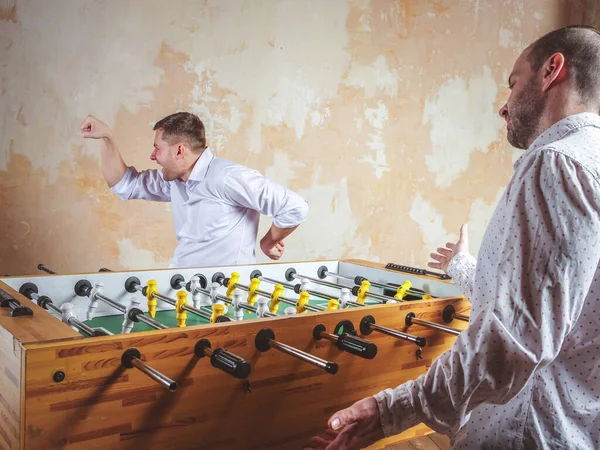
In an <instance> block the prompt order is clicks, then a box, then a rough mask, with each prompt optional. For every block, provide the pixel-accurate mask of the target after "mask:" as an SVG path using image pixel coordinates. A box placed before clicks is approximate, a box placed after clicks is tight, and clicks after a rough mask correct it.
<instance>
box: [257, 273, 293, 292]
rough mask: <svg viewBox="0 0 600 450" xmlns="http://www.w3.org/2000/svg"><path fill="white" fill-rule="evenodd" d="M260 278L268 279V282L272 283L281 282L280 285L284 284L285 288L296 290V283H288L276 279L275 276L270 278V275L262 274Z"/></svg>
mask: <svg viewBox="0 0 600 450" xmlns="http://www.w3.org/2000/svg"><path fill="white" fill-rule="evenodd" d="M258 279H259V280H260V281H266V282H267V283H271V284H280V285H282V286H283V287H284V288H287V289H292V290H294V285H293V284H289V283H286V282H285V281H277V280H275V279H273V278H269V277H263V276H262V275H261V276H260V277H258Z"/></svg>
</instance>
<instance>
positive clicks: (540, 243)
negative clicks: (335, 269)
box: [310, 26, 600, 450]
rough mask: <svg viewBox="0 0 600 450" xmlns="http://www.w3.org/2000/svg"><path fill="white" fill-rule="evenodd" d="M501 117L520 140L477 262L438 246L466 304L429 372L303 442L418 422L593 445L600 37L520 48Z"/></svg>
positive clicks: (599, 372) (483, 435)
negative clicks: (463, 318) (454, 334)
mask: <svg viewBox="0 0 600 450" xmlns="http://www.w3.org/2000/svg"><path fill="white" fill-rule="evenodd" d="M508 82H509V86H510V89H511V94H510V96H509V98H508V101H507V103H506V105H504V106H503V107H502V109H501V110H500V115H501V116H502V117H503V118H504V119H505V120H506V123H507V131H508V141H509V142H510V143H511V144H512V145H513V146H515V147H517V148H520V149H524V150H526V151H525V152H524V153H523V155H522V156H521V157H520V158H519V160H518V161H517V162H516V163H515V165H514V167H515V173H514V175H513V177H512V179H511V180H510V182H509V184H508V186H507V189H506V192H505V194H504V196H503V198H502V199H501V200H500V203H499V204H498V206H497V208H496V211H495V212H494V215H493V217H492V219H491V220H490V224H489V226H488V228H487V231H486V233H485V236H484V238H483V241H482V245H481V249H480V251H479V256H478V259H477V260H475V259H474V258H473V257H472V256H470V255H469V254H468V250H467V243H466V228H465V227H464V226H463V228H462V229H461V238H460V240H459V241H458V243H457V244H455V245H452V244H450V245H448V248H440V249H438V253H437V254H433V255H432V257H433V258H434V259H435V260H436V261H437V262H434V263H430V265H431V266H432V267H437V268H441V269H445V270H446V271H447V272H448V273H449V274H450V275H451V276H452V277H453V278H454V280H455V282H456V283H457V284H458V285H459V286H461V288H462V289H463V292H465V294H466V295H467V296H468V297H469V299H470V300H471V303H472V311H471V319H470V323H469V327H468V329H467V330H465V331H463V332H462V333H461V335H460V336H459V337H458V338H457V340H456V341H455V343H454V345H453V346H452V348H451V349H450V350H449V351H447V352H445V353H443V354H442V355H441V356H440V357H439V358H438V359H437V360H435V361H434V363H433V364H432V365H431V368H430V369H429V371H428V373H427V374H425V375H422V376H420V377H419V378H417V379H416V380H414V381H409V382H407V383H404V384H402V385H400V386H398V387H396V388H395V389H386V390H384V391H382V392H379V393H378V394H376V395H375V396H373V397H369V398H366V399H363V400H361V401H359V402H357V403H355V404H354V405H352V406H351V407H349V408H347V409H345V410H342V411H339V412H337V413H335V414H334V415H333V416H332V417H331V418H330V420H329V423H328V427H329V429H328V430H327V432H326V433H325V434H324V435H323V436H316V437H314V438H313V443H312V444H311V445H310V448H326V449H327V450H332V449H359V448H363V447H366V446H368V445H370V444H372V443H374V442H376V441H377V440H379V439H381V438H383V437H384V436H391V435H394V434H397V433H400V432H402V431H404V430H405V429H407V428H410V427H412V426H414V425H416V424H418V423H420V422H423V423H425V424H426V425H428V426H429V427H431V428H433V429H434V430H435V431H437V432H439V433H444V434H448V435H450V436H452V444H453V448H455V449H479V448H485V449H509V448H510V449H527V450H529V449H538V448H539V449H557V448H560V449H593V448H595V449H598V448H600V414H599V413H600V381H599V380H598V378H599V377H600V362H598V360H597V357H598V354H599V352H600V269H599V265H600V181H599V180H600V116H599V115H598V112H599V111H600V33H599V32H598V31H596V30H594V29H591V28H588V27H581V26H574V27H566V28H562V29H559V30H555V31H553V32H551V33H549V34H547V35H545V36H544V37H542V38H540V39H539V40H538V41H536V42H535V43H533V44H532V45H531V46H529V47H528V48H527V49H525V51H524V52H523V53H522V54H521V56H520V57H519V58H518V59H517V61H516V63H515V65H514V68H513V71H512V73H511V74H510V77H509V80H508Z"/></svg>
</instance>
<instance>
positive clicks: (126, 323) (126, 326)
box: [121, 297, 140, 334]
mask: <svg viewBox="0 0 600 450" xmlns="http://www.w3.org/2000/svg"><path fill="white" fill-rule="evenodd" d="M139 307H140V301H139V300H138V299H137V298H136V297H131V303H129V306H128V307H127V309H126V310H125V313H124V318H123V325H122V326H121V333H125V334H127V333H129V332H130V331H131V329H132V328H133V320H131V319H130V318H129V311H131V310H132V309H133V308H139Z"/></svg>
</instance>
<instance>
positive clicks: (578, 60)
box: [527, 25, 600, 111]
mask: <svg viewBox="0 0 600 450" xmlns="http://www.w3.org/2000/svg"><path fill="white" fill-rule="evenodd" d="M529 50H530V51H529V54H528V55H527V60H528V61H529V63H530V65H531V69H532V70H533V72H537V71H538V70H539V69H540V68H541V67H542V65H543V64H544V63H545V62H546V60H547V59H548V58H549V57H550V56H552V55H554V54H555V53H562V54H563V56H564V57H565V68H566V69H567V73H568V74H569V75H570V76H571V78H572V82H573V87H574V88H575V89H576V91H577V93H578V94H579V96H580V101H581V103H583V104H586V105H590V106H592V107H594V108H595V109H596V110H597V111H598V110H600V32H599V31H598V30H596V29H595V28H592V27H587V26H583V25H571V26H568V27H564V28H559V29H558V30H554V31H551V32H550V33H548V34H546V35H545V36H542V37H541V38H540V39H538V40H537V41H535V42H534V43H533V44H531V46H530V47H529Z"/></svg>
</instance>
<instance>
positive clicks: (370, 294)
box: [365, 292, 406, 303]
mask: <svg viewBox="0 0 600 450" xmlns="http://www.w3.org/2000/svg"><path fill="white" fill-rule="evenodd" d="M365 296H366V297H368V298H372V299H374V300H377V301H378V302H379V303H387V302H389V301H390V300H394V301H401V302H405V301H406V300H398V299H397V298H394V297H387V296H385V295H379V294H375V293H374V292H365Z"/></svg>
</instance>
